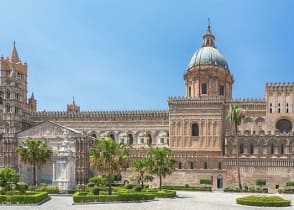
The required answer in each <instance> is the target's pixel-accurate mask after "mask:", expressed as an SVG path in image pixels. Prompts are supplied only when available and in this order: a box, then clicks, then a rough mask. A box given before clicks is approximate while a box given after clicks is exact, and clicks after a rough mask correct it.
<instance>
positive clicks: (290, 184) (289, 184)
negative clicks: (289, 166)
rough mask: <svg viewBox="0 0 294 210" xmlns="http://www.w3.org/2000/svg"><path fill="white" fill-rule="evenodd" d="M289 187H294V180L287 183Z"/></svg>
mask: <svg viewBox="0 0 294 210" xmlns="http://www.w3.org/2000/svg"><path fill="white" fill-rule="evenodd" d="M286 186H287V187H293V186H294V182H293V181H289V182H287V183H286Z"/></svg>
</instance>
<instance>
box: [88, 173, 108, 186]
mask: <svg viewBox="0 0 294 210" xmlns="http://www.w3.org/2000/svg"><path fill="white" fill-rule="evenodd" d="M106 184H107V177H106V176H101V175H99V176H94V177H91V178H90V179H89V183H88V187H90V186H89V185H93V186H91V187H94V186H101V185H106Z"/></svg>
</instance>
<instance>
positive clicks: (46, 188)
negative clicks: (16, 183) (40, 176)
mask: <svg viewBox="0 0 294 210" xmlns="http://www.w3.org/2000/svg"><path fill="white" fill-rule="evenodd" d="M36 191H37V192H47V193H49V194H57V193H59V189H58V187H57V186H55V185H47V186H39V187H38V188H37V189H36Z"/></svg>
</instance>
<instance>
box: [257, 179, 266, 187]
mask: <svg viewBox="0 0 294 210" xmlns="http://www.w3.org/2000/svg"><path fill="white" fill-rule="evenodd" d="M256 185H257V186H264V185H266V180H264V179H257V180H256Z"/></svg>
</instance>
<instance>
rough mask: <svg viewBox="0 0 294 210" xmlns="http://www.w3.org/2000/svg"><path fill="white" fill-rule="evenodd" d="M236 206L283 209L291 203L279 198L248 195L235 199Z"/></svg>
mask: <svg viewBox="0 0 294 210" xmlns="http://www.w3.org/2000/svg"><path fill="white" fill-rule="evenodd" d="M236 202H237V204H240V205H247V206H266V207H283V206H290V204H291V201H290V200H285V199H283V198H281V197H279V196H255V195H250V196H246V197H243V198H237V199H236Z"/></svg>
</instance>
